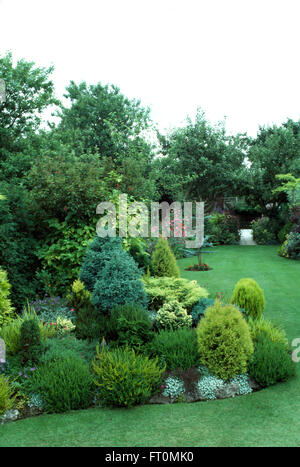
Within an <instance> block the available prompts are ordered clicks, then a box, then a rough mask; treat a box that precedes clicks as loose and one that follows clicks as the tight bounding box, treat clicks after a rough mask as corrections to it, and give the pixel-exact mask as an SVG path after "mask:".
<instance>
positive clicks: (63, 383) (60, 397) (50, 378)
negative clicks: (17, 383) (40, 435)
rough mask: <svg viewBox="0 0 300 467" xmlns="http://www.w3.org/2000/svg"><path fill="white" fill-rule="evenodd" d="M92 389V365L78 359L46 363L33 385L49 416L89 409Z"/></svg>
mask: <svg viewBox="0 0 300 467" xmlns="http://www.w3.org/2000/svg"><path fill="white" fill-rule="evenodd" d="M92 389H93V378H92V375H91V373H90V370H89V365H88V364H87V363H85V362H84V361H83V360H82V359H81V358H80V357H77V356H75V355H67V356H66V357H65V358H61V359H56V360H53V361H48V362H47V363H44V364H43V365H41V366H39V367H38V368H37V370H36V372H35V373H34V376H33V378H32V381H31V392H32V393H34V394H38V395H39V396H40V397H41V398H42V400H43V406H44V409H45V411H46V412H49V413H60V412H66V411H69V410H76V409H86V408H88V407H89V406H90V404H91V399H92Z"/></svg>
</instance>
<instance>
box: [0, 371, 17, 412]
mask: <svg viewBox="0 0 300 467" xmlns="http://www.w3.org/2000/svg"><path fill="white" fill-rule="evenodd" d="M13 392H14V391H13V389H12V388H11V386H10V384H9V381H8V380H7V379H6V378H5V377H4V376H3V375H0V415H2V414H3V413H4V412H6V410H9V409H11V408H12V406H13V403H14V398H13Z"/></svg>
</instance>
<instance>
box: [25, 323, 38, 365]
mask: <svg viewBox="0 0 300 467" xmlns="http://www.w3.org/2000/svg"><path fill="white" fill-rule="evenodd" d="M20 347H21V354H22V358H23V363H24V364H26V363H28V362H31V363H32V364H33V363H37V362H38V361H39V359H40V356H41V353H42V351H43V346H42V342H41V330H40V328H39V324H38V321H37V320H35V319H26V320H24V321H23V323H22V325H21V330H20Z"/></svg>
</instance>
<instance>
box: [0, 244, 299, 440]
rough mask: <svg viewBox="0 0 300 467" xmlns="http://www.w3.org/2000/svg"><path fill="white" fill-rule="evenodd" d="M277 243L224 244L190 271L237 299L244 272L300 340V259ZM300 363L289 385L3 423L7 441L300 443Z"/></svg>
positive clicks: (272, 314) (273, 314)
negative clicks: (284, 254) (203, 267)
mask: <svg viewBox="0 0 300 467" xmlns="http://www.w3.org/2000/svg"><path fill="white" fill-rule="evenodd" d="M276 249H277V248H276V247H271V246H270V247H264V246H224V247H216V248H214V249H213V250H214V253H212V254H204V255H203V260H204V261H205V262H207V263H208V264H209V265H210V266H212V267H213V270H212V271H208V272H188V271H184V267H185V266H187V265H190V264H193V262H194V259H193V258H192V259H191V258H189V259H183V260H181V261H179V265H180V268H181V271H182V276H183V277H187V278H190V279H196V280H198V281H199V283H200V284H201V285H205V286H207V288H208V289H209V291H210V293H211V295H212V296H213V297H214V296H215V294H216V292H218V293H220V292H223V293H224V296H225V297H227V298H228V297H229V296H230V294H231V292H232V289H233V286H234V284H235V283H236V282H237V281H238V280H239V279H240V278H242V277H252V278H254V279H255V280H256V281H257V282H258V283H259V284H260V286H261V287H262V288H263V289H264V292H265V296H266V301H267V307H266V311H265V316H266V317H268V318H271V319H273V320H276V321H278V322H280V323H281V324H282V325H283V326H284V328H285V329H286V331H287V334H288V337H289V339H290V340H292V339H294V338H296V337H300V262H294V261H289V260H286V259H284V258H280V257H278V256H277V255H276ZM299 381H300V363H299V364H298V365H297V377H296V378H294V379H293V380H291V381H289V382H288V383H282V384H278V385H276V386H273V387H270V388H267V389H264V390H262V391H259V392H257V393H254V394H250V395H248V396H242V397H237V398H234V399H226V400H218V401H208V402H199V403H194V404H173V405H165V406H163V405H162V406H159V405H155V406H154V405H146V406H142V407H135V408H134V409H131V410H126V409H114V410H110V409H90V410H85V411H77V412H71V413H67V414H63V415H42V416H40V417H35V418H28V419H25V420H20V421H17V422H12V423H8V424H6V425H3V426H0V446H1V447H3V446H106V447H108V446H114V447H118V446H126V447H127V446H137V447H147V446H150V447H151V446H170V447H184V446H191V447H194V446H300V387H299Z"/></svg>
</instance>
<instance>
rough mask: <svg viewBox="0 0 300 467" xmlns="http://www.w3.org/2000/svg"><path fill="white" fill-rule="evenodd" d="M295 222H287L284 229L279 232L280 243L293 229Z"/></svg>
mask: <svg viewBox="0 0 300 467" xmlns="http://www.w3.org/2000/svg"><path fill="white" fill-rule="evenodd" d="M292 227H293V224H292V223H291V222H288V223H287V224H285V225H284V226H283V227H282V229H281V230H280V231H279V233H278V240H279V243H283V242H284V241H285V239H286V236H287V235H288V234H289V233H290V231H291V230H292Z"/></svg>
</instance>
